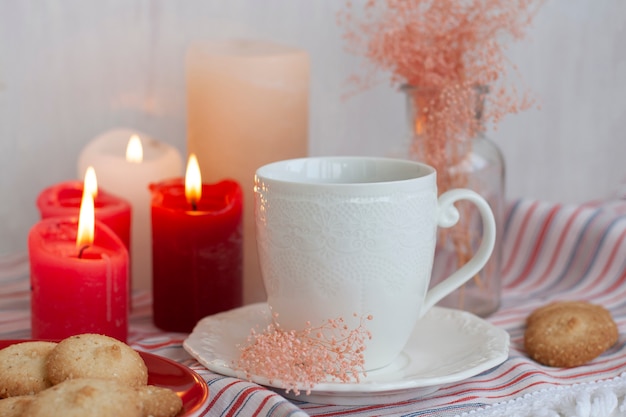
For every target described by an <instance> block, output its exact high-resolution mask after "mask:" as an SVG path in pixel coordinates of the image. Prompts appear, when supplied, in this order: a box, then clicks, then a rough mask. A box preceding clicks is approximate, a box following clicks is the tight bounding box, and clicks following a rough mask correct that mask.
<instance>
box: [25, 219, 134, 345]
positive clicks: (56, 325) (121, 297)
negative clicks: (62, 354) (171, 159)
mask: <svg viewBox="0 0 626 417" xmlns="http://www.w3.org/2000/svg"><path fill="white" fill-rule="evenodd" d="M77 230H78V221H77V219H76V218H49V219H44V220H42V221H40V222H39V223H37V224H35V226H33V227H32V228H31V230H30V233H29V235H28V251H29V257H30V276H31V287H32V294H31V295H32V296H31V325H32V336H33V338H36V339H63V338H66V337H68V336H71V335H75V334H80V333H100V334H106V335H108V336H111V337H114V338H116V339H119V340H121V341H124V342H125V341H126V339H127V337H128V308H129V307H128V304H129V299H128V296H129V295H128V294H129V280H128V251H127V250H126V247H125V246H124V244H123V243H122V241H121V240H120V238H119V237H118V236H117V235H116V234H115V233H113V231H112V230H111V229H110V228H109V227H108V226H106V225H105V224H103V223H101V222H99V221H96V222H95V231H94V241H93V243H92V244H91V245H89V246H88V247H86V249H84V250H83V252H82V254H81V256H80V257H79V249H78V248H77V247H76V235H77Z"/></svg>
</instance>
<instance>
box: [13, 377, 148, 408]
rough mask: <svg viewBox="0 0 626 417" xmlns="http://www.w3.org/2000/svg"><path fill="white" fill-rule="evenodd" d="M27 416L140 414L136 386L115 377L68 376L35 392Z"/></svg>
mask: <svg viewBox="0 0 626 417" xmlns="http://www.w3.org/2000/svg"><path fill="white" fill-rule="evenodd" d="M23 416H24V417H119V416H124V417H140V416H143V412H142V409H141V404H140V403H139V401H138V399H137V398H136V396H135V393H134V391H133V390H132V389H128V387H127V386H126V385H124V384H122V383H120V382H119V381H115V380H112V379H96V378H76V379H68V380H66V381H64V382H61V383H59V384H57V385H55V386H53V387H51V388H48V389H47V390H45V391H42V392H40V393H39V394H37V395H35V397H34V399H33V400H32V402H31V403H30V404H29V405H27V406H26V409H25V410H24V413H23Z"/></svg>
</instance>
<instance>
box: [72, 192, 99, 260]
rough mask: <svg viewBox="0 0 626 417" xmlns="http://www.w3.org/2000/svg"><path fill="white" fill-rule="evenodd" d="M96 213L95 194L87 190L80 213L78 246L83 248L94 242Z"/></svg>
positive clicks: (84, 193) (81, 203) (77, 236)
mask: <svg viewBox="0 0 626 417" xmlns="http://www.w3.org/2000/svg"><path fill="white" fill-rule="evenodd" d="M95 216H96V213H95V209H94V203H93V195H92V194H91V193H90V192H88V191H87V190H84V191H83V198H82V201H81V202H80V214H79V215H78V233H77V234H76V247H77V248H83V247H84V246H89V245H91V244H93V235H94V228H95V222H96V219H95Z"/></svg>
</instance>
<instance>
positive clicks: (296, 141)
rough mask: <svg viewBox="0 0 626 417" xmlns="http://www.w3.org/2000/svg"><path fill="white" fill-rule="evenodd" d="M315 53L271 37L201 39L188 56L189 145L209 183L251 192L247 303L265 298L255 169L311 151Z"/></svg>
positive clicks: (247, 222)
mask: <svg viewBox="0 0 626 417" xmlns="http://www.w3.org/2000/svg"><path fill="white" fill-rule="evenodd" d="M309 66H310V65H309V56H308V54H307V53H306V52H305V51H303V50H300V49H297V48H293V47H289V46H284V45H278V44H274V43H269V42H261V41H251V40H220V41H205V42H197V43H194V44H192V45H191V46H190V48H189V50H188V53H187V57H186V76H187V111H188V119H187V129H188V131H187V146H188V151H189V152H190V153H191V152H193V153H195V154H196V155H197V157H198V162H199V164H200V170H201V172H202V175H203V177H204V178H207V180H208V181H209V182H215V181H217V180H219V179H221V178H225V177H228V178H232V179H234V180H236V181H237V182H239V183H240V184H241V186H242V188H243V190H244V221H243V224H244V303H251V302H255V301H262V300H265V292H264V290H263V282H262V279H261V273H260V268H259V266H258V259H257V252H256V242H255V233H254V196H253V184H254V173H255V171H256V169H257V168H259V167H260V166H262V165H264V164H266V163H268V162H272V161H275V160H280V159H288V158H294V157H300V156H306V155H307V153H308V111H309V105H308V98H309V97H308V96H309Z"/></svg>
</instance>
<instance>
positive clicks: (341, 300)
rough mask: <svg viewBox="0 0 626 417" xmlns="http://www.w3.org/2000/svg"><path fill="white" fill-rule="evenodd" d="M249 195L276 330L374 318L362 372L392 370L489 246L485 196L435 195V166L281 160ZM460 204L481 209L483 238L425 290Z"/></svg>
mask: <svg viewBox="0 0 626 417" xmlns="http://www.w3.org/2000/svg"><path fill="white" fill-rule="evenodd" d="M254 194H255V218H256V233H257V235H256V236H257V248H258V254H259V262H260V266H261V273H262V275H263V282H264V284H265V289H266V291H267V295H268V304H269V305H270V307H271V308H272V311H273V312H274V313H278V316H277V321H278V323H279V324H280V325H281V327H282V328H283V329H287V330H292V329H293V330H302V329H303V328H304V327H305V326H306V323H307V322H310V323H312V324H313V325H315V324H320V323H322V322H324V321H325V320H328V319H335V318H338V317H342V318H344V320H346V321H347V322H348V325H349V326H354V327H356V325H357V322H356V320H358V319H359V318H360V317H363V316H367V315H372V318H373V319H372V320H371V321H367V322H366V327H367V329H368V330H369V331H370V332H371V335H372V338H371V340H369V341H367V342H366V349H365V351H364V354H365V369H366V370H372V369H376V368H380V367H382V366H385V365H387V364H389V363H391V362H392V361H393V360H394V359H395V358H396V357H397V356H398V355H399V354H400V352H401V351H402V349H403V348H404V346H405V344H406V343H407V341H408V339H409V337H410V336H411V333H412V331H413V328H414V326H415V324H416V322H417V320H418V319H419V318H420V317H421V316H423V315H424V314H425V313H426V311H428V309H429V308H431V307H432V306H433V305H434V304H435V303H437V302H438V301H439V300H440V299H442V298H443V297H444V296H446V295H447V294H449V293H450V292H452V291H453V290H455V289H456V288H458V287H459V286H461V285H462V284H463V283H465V282H466V281H467V280H469V279H470V278H471V277H473V276H474V275H475V274H476V273H477V272H478V271H479V270H480V269H481V268H482V267H483V266H484V265H485V263H486V262H487V260H488V259H489V256H490V255H491V252H492V250H493V246H494V242H495V236H496V229H495V221H494V217H493V214H492V212H491V209H490V208H489V205H488V204H487V202H486V201H485V200H484V199H483V198H482V197H481V196H479V195H478V194H477V193H475V192H473V191H470V190H466V189H456V190H451V191H448V192H446V193H444V194H442V195H441V196H440V197H439V198H437V184H436V172H435V169H434V168H432V167H430V166H428V165H424V164H420V163H417V162H412V161H408V160H402V159H389V158H374V157H310V158H300V159H292V160H285V161H278V162H274V163H271V164H268V165H265V166H263V167H261V168H259V169H258V170H257V171H256V175H255V186H254ZM457 200H469V201H471V202H472V203H474V204H476V206H477V207H478V209H479V212H480V214H481V216H482V220H483V240H482V243H481V245H480V247H479V249H478V251H477V252H476V254H475V255H474V257H473V258H472V259H471V260H470V261H469V262H468V263H467V264H465V265H464V266H462V267H461V268H460V269H459V270H457V271H456V272H454V273H453V274H452V275H451V276H450V277H448V278H447V279H446V280H444V281H442V282H441V283H440V284H438V285H437V286H435V287H434V288H432V289H431V290H430V291H429V290H428V287H429V282H430V278H431V269H432V264H433V257H434V251H435V240H436V230H437V226H440V227H450V226H452V225H454V224H455V223H456V222H457V221H458V219H459V213H458V211H457V210H456V208H455V207H454V206H453V204H454V202H456V201H457ZM355 314H356V316H357V317H356V318H354V315H355ZM423 336H424V338H428V335H427V334H425V335H423Z"/></svg>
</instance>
